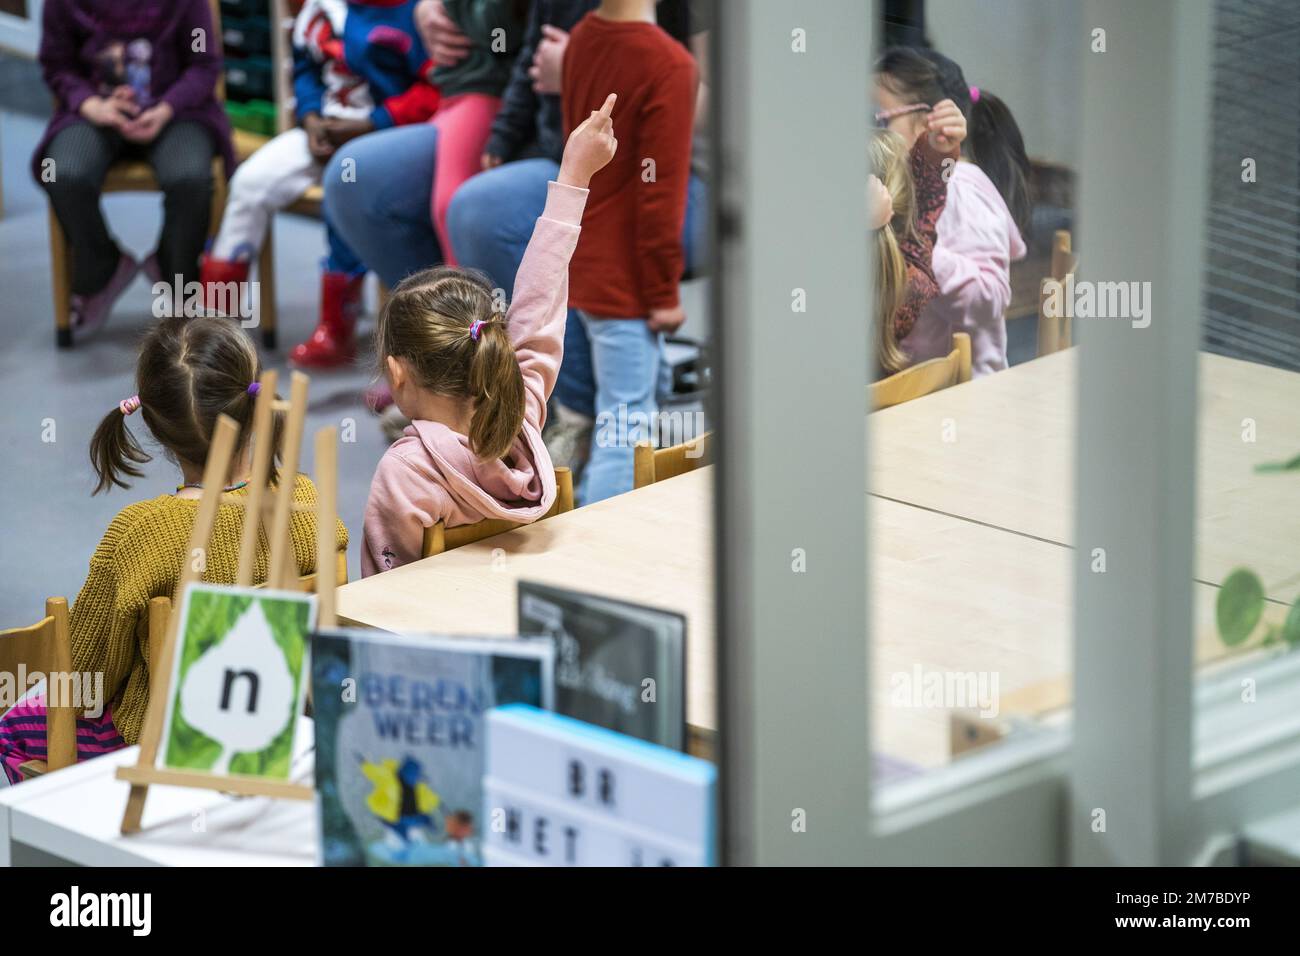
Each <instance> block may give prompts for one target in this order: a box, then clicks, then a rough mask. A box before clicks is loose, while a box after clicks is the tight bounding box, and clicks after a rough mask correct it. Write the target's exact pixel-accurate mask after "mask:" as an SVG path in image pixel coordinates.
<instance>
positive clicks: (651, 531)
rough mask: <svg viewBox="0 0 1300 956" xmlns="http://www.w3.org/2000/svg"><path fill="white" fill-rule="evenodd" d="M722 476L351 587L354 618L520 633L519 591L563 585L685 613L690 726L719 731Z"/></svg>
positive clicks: (611, 504) (613, 504)
mask: <svg viewBox="0 0 1300 956" xmlns="http://www.w3.org/2000/svg"><path fill="white" fill-rule="evenodd" d="M713 576H714V575H713V469H712V468H701V469H698V470H696V471H694V472H691V473H690V474H686V475H682V476H680V477H678V478H673V479H671V480H669V481H661V482H659V483H658V484H654V485H650V486H649V487H646V488H642V489H639V490H637V491H633V492H628V493H627V494H624V495H619V496H617V497H615V498H608V499H606V500H605V501H600V502H597V503H596V504H593V505H587V506H586V507H583V508H578V509H576V510H574V511H571V512H569V513H568V514H562V515H556V516H555V517H553V518H548V519H546V520H545V521H542V522H539V523H538V524H534V525H529V526H527V527H523V528H519V529H518V530H516V531H510V532H507V533H506V534H501V535H497V536H496V537H493V538H488V539H486V540H484V541H480V542H477V543H475V544H471V545H466V546H465V547H461V548H457V549H455V550H454V551H447V552H444V553H443V554H439V555H435V556H434V557H432V558H425V559H424V560H423V561H417V562H415V563H414V564H409V565H405V566H403V567H400V568H396V569H394V570H392V571H385V572H384V573H383V574H377V575H374V576H373V577H369V578H363V579H362V580H360V581H354V582H352V583H351V584H347V585H344V586H343V587H341V588H339V591H338V616H339V620H340V621H341V622H343V623H351V624H356V625H360V626H364V627H375V628H379V629H381V630H387V631H396V632H403V633H417V634H418V633H434V634H478V635H483V634H488V635H492V634H495V635H501V636H513V635H515V634H516V633H517V629H516V613H515V584H516V582H517V581H519V580H520V579H523V580H529V581H539V582H542V583H544V584H555V585H558V586H560V587H566V588H573V589H575V590H581V591H589V592H592V593H594V594H603V595H606V596H609V597H614V598H619V599H621V600H624V601H634V602H636V603H638V604H649V605H653V606H657V607H663V608H667V609H669V610H674V611H679V612H681V613H683V614H685V615H686V657H687V661H686V664H687V673H688V675H689V676H688V679H687V687H686V690H687V700H686V719H687V722H688V723H689V724H691V725H692V726H694V727H697V728H701V729H703V730H706V731H712V730H714V729H715V728H716V727H717V721H716V718H715V713H716V701H715V699H714V641H713Z"/></svg>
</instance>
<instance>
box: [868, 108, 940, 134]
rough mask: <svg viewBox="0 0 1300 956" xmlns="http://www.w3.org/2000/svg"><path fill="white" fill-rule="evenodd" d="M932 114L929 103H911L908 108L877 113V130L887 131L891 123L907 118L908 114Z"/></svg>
mask: <svg viewBox="0 0 1300 956" xmlns="http://www.w3.org/2000/svg"><path fill="white" fill-rule="evenodd" d="M921 112H925V113H928V112H930V104H929V103H909V104H908V105H907V106H895V107H894V108H893V109H891V110H880V111H879V112H878V113H876V128H877V129H887V128H888V127H889V122H890V120H892V119H895V118H896V117H899V116H906V115H907V114H908V113H921Z"/></svg>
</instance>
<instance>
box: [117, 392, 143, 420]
mask: <svg viewBox="0 0 1300 956" xmlns="http://www.w3.org/2000/svg"><path fill="white" fill-rule="evenodd" d="M139 407H140V396H139V395H132V396H131V397H130V398H124V399H122V400H121V401H120V402H118V403H117V408H118V411H120V412H121V413H122V414H123V415H130V414H131V413H132V412H133V411H135V410H136V409H137V408H139Z"/></svg>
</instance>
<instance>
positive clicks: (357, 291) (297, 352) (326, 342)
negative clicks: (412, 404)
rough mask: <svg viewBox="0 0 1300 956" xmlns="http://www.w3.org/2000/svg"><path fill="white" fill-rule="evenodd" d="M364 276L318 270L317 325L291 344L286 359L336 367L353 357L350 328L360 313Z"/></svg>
mask: <svg viewBox="0 0 1300 956" xmlns="http://www.w3.org/2000/svg"><path fill="white" fill-rule="evenodd" d="M365 278H366V277H365V275H364V274H362V275H359V276H348V275H346V274H344V273H342V272H322V273H321V277H320V324H319V325H317V326H316V331H315V332H313V333H312V334H311V338H309V339H308V340H307V341H306V342H303V343H302V344H300V345H295V346H294V347H293V351H291V352H290V353H289V361H290V362H292V363H293V364H294V365H300V366H303V367H305V368H338V367H339V366H340V365H347V364H349V363H350V362H352V361H353V360H354V359H355V358H356V357H357V342H356V338H355V337H354V336H353V334H352V332H353V329H355V328H356V325H357V316H358V315H359V314H360V313H361V286H362V283H363V282H364V281H365Z"/></svg>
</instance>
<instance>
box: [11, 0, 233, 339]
mask: <svg viewBox="0 0 1300 956" xmlns="http://www.w3.org/2000/svg"><path fill="white" fill-rule="evenodd" d="M221 62H222V61H221V38H220V36H218V35H217V34H216V33H215V31H214V30H213V23H212V11H211V8H210V7H209V4H208V0H138V2H135V3H131V4H122V3H115V2H113V0H46V3H45V7H44V14H43V16H42V21H41V47H40V63H41V69H42V72H43V74H44V76H45V82H46V84H47V85H48V86H49V88H50V90H51V91H52V92H53V93H54V96H55V100H56V103H55V110H54V117H53V119H51V120H50V124H49V126H48V127H46V129H45V135H44V136H42V137H41V141H40V143H39V145H38V146H37V147H36V152H35V154H34V155H33V157H32V172H33V175H34V176H35V177H36V181H37V182H38V183H40V184H41V186H42V188H44V189H45V191H46V192H47V193H48V194H49V197H50V204H51V205H52V206H53V208H54V215H55V216H56V217H57V218H58V220H59V225H60V226H62V227H63V233H64V235H65V236H67V239H68V243H69V244H70V246H71V247H72V302H71V309H72V329H73V330H74V331H77V332H85V331H87V330H90V329H93V328H96V327H98V326H100V325H102V324H103V322H104V320H105V319H106V318H107V317H108V314H109V312H110V311H111V310H112V307H113V303H114V302H115V301H116V300H117V298H118V296H120V295H121V294H122V292H123V290H125V289H126V287H127V286H128V285H130V283H131V280H132V279H134V278H135V276H136V273H137V272H139V271H140V269H142V268H143V269H144V271H145V273H146V274H147V275H148V276H149V278H150V279H151V281H154V282H158V281H165V282H166V283H167V284H168V285H169V286H171V285H172V284H173V283H174V282H175V281H176V277H177V276H179V277H180V287H182V288H183V287H184V284H185V282H187V281H190V280H196V279H197V278H198V264H199V255H200V253H201V252H202V251H203V244H204V240H205V239H206V237H207V234H208V225H209V223H208V220H209V216H210V209H211V202H212V190H213V182H212V158H213V157H214V156H217V155H220V156H222V157H223V158H224V159H225V164H226V173H227V175H229V173H230V172H231V170H232V169H233V167H234V154H233V151H232V149H231V145H230V123H229V122H228V121H227V119H226V115H225V112H224V111H223V110H222V108H221V104H220V103H219V102H218V101H217V97H216V85H217V80H218V78H219V77H220V75H221ZM123 158H136V159H143V160H145V161H147V162H148V163H149V164H150V165H151V166H152V167H153V170H154V174H155V176H156V177H157V179H158V184H159V186H160V187H161V188H162V192H163V226H162V233H161V234H160V236H159V238H158V248H157V250H156V251H155V252H153V253H152V254H150V255H149V256H148V257H147V258H146V259H145V261H144V262H143V263H138V262H136V260H135V259H134V257H132V256H131V254H130V253H128V252H126V251H124V250H123V249H121V248H120V247H119V246H118V244H117V242H116V241H115V240H114V239H113V236H112V235H111V234H110V232H109V230H108V225H107V223H106V222H105V221H104V214H103V211H102V210H101V209H100V205H99V196H100V191H101V189H102V188H103V184H104V177H105V176H106V175H107V173H108V169H109V167H110V166H111V165H112V164H113V163H114V162H115V161H116V160H118V159H123ZM60 344H61V345H70V344H71V338H70V337H61V338H60Z"/></svg>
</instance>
